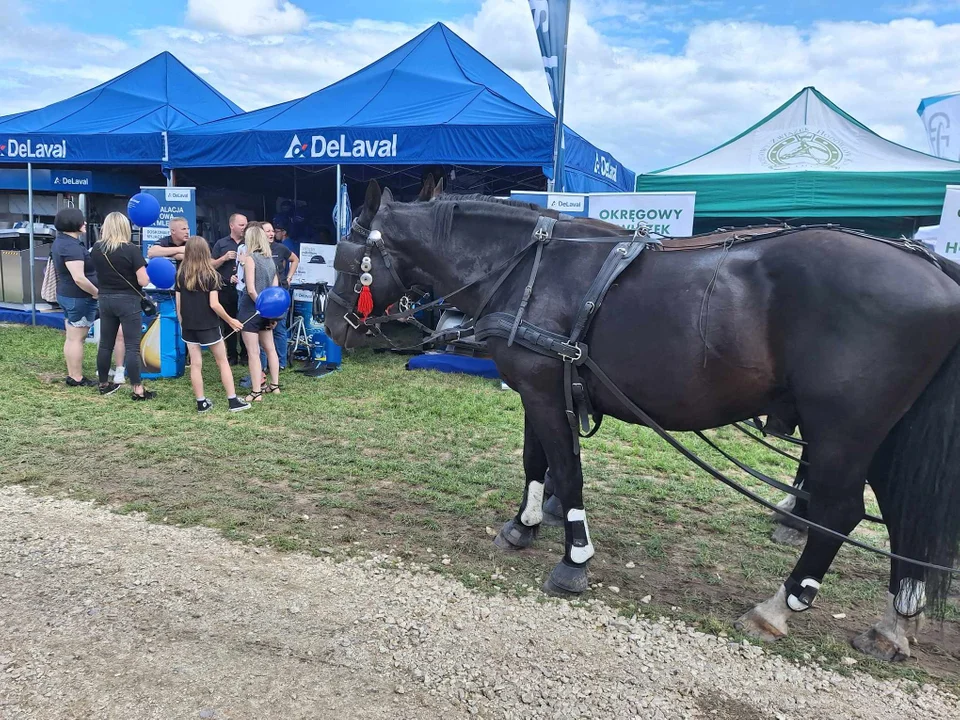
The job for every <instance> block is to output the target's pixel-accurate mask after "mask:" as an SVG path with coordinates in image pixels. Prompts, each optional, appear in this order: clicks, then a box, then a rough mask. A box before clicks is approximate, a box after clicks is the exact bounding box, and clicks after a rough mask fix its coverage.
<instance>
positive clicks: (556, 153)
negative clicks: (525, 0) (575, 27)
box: [553, 0, 573, 192]
mask: <svg viewBox="0 0 960 720" xmlns="http://www.w3.org/2000/svg"><path fill="white" fill-rule="evenodd" d="M572 4H573V0H571V1H570V2H568V3H567V24H566V26H565V27H564V29H563V60H562V61H561V62H560V87H559V88H558V89H557V99H558V102H557V131H556V133H555V137H554V141H553V190H554V191H556V192H563V190H564V177H563V167H564V164H563V99H564V95H566V85H567V37H568V36H569V35H570V6H571V5H572Z"/></svg>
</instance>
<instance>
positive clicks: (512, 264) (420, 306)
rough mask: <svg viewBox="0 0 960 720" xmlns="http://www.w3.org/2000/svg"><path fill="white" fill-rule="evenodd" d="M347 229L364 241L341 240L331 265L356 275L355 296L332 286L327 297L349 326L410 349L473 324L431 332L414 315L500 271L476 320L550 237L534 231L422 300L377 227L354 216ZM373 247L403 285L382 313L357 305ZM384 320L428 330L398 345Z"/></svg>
mask: <svg viewBox="0 0 960 720" xmlns="http://www.w3.org/2000/svg"><path fill="white" fill-rule="evenodd" d="M350 230H351V234H352V233H354V232H356V233H357V234H358V235H360V236H361V237H363V238H365V240H366V242H364V243H363V244H360V243H354V242H351V241H350V240H343V241H341V242H340V245H339V246H338V247H337V253H336V255H335V257H334V261H333V267H334V269H335V270H336V271H337V272H338V273H342V274H344V275H346V276H348V277H355V278H357V282H356V283H355V284H354V287H353V290H354V295H355V296H356V297H355V298H353V300H352V301H351V300H347V299H345V298H343V297H342V296H341V295H340V294H339V293H337V292H335V291H334V290H332V289H331V290H329V291H328V292H327V299H328V300H331V301H333V303H334V304H336V305H339V306H340V307H342V308H343V309H344V310H346V312H345V313H344V315H343V319H344V321H345V322H346V323H347V324H348V325H350V327H352V328H353V329H354V330H359V329H361V328H363V327H366V328H369V329H370V330H371V331H372V332H373V333H374V334H376V335H379V336H380V337H382V338H383V339H384V340H386V341H387V342H388V343H389V344H390V345H391V346H393V348H394V349H395V350H409V349H412V348H416V347H421V346H423V345H428V344H430V343H432V342H435V341H437V340H440V339H444V340H446V341H447V342H450V341H455V340H459V339H460V338H461V337H462V336H464V335H470V334H472V333H473V326H472V324H471V326H470V327H464V328H457V329H451V330H444V331H441V332H434V331H433V330H431V329H430V328H428V327H427V326H426V325H424V324H423V323H421V322H420V321H419V320H417V319H416V318H415V317H414V315H415V314H417V313H421V312H423V311H425V310H429V309H430V308H433V307H436V306H438V305H441V304H443V303H444V302H446V301H447V300H449V299H450V298H452V297H453V296H455V295H459V294H460V293H462V292H464V291H465V290H468V289H469V288H471V287H473V286H475V285H477V284H479V283H481V282H483V281H484V280H487V279H488V278H490V277H492V276H493V275H495V274H496V273H498V272H499V273H501V275H500V277H499V278H498V280H497V282H496V283H495V284H494V286H493V287H492V288H491V289H490V290H489V291H488V292H487V294H486V295H485V296H484V299H483V301H482V302H481V304H480V307H479V309H478V310H477V312H476V314H475V317H474V322H475V321H476V320H477V319H479V318H480V316H481V314H482V313H483V311H484V309H486V307H487V305H488V304H489V302H490V300H492V299H493V296H494V294H495V293H496V291H497V290H499V289H500V287H501V286H502V285H503V283H504V282H505V281H506V279H507V278H508V277H509V276H510V274H511V273H512V272H513V270H514V269H515V268H516V267H517V266H518V265H519V264H520V263H521V261H522V260H523V259H524V257H526V256H527V254H528V252H529V251H530V250H531V249H532V248H534V247H536V248H537V250H538V252H537V256H538V259H539V255H540V253H541V252H542V250H543V246H544V245H545V244H546V243H547V242H548V241H549V240H550V237H549V235H547V234H545V233H544V234H536V233H535V234H534V236H533V237H532V239H531V240H530V242H528V243H527V244H526V245H524V246H523V247H522V248H521V249H520V250H519V251H518V252H517V253H516V254H514V255H513V256H511V257H509V258H507V259H506V260H505V261H504V262H502V263H500V264H499V265H497V266H496V267H494V268H493V269H492V270H490V271H488V272H486V273H484V274H483V275H481V276H480V277H478V278H476V279H474V280H471V281H470V282H468V283H467V284H465V285H462V286H461V287H459V288H457V289H456V290H454V291H453V292H451V293H448V294H447V295H445V296H443V297H438V298H436V299H434V300H432V301H430V302H427V303H423V300H424V298H425V297H426V295H427V294H426V293H424V292H421V291H419V290H418V289H416V288H415V287H409V288H408V287H406V285H405V283H404V282H403V280H401V279H400V275H399V274H398V273H397V269H396V263H395V262H394V261H393V258H392V257H391V255H390V253H389V251H388V249H387V246H386V244H385V242H384V239H383V234H382V233H381V232H380V231H379V230H372V229H369V228H365V227H363V226H362V225H361V224H360V222H359V220H358V219H356V218H355V219H354V220H353V222H352V223H351V225H350ZM350 245H352V246H354V249H348V246H350ZM343 250H347V252H342V251H343ZM373 251H376V252H379V253H380V257H381V258H382V259H383V264H384V265H385V266H386V268H387V270H388V271H389V272H390V275H391V276H392V278H393V281H394V282H395V283H396V285H397V287H399V288H402V289H403V294H402V295H401V297H400V299H399V300H398V301H397V302H396V303H394V304H392V305H390V306H388V307H387V309H386V310H385V311H384V313H383V314H382V315H373V314H372V311H371V312H370V313H363V312H361V311H360V307H359V304H360V297H361V293H362V292H363V289H364V287H368V288H369V287H371V286H372V285H373V281H374V278H373V275H372V274H371V270H372V269H373V261H372V259H371V257H370V256H371V255H372V254H373ZM348 253H352V255H351V256H348ZM538 264H539V263H538ZM418 295H419V297H418ZM394 307H397V308H398V310H399V312H395V313H394V312H391V309H392V308H394ZM386 322H405V323H409V324H412V325H416V326H417V327H418V328H420V329H421V330H422V331H424V332H425V333H427V335H428V336H429V337H427V338H426V339H425V340H423V341H421V342H419V343H416V344H415V345H411V346H409V347H404V348H399V347H397V346H396V345H394V343H393V342H391V341H390V339H389V338H387V337H386V336H385V335H384V334H383V332H382V330H381V328H380V326H381V325H382V324H383V323H386Z"/></svg>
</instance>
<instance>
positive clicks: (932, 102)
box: [918, 95, 960, 160]
mask: <svg viewBox="0 0 960 720" xmlns="http://www.w3.org/2000/svg"><path fill="white" fill-rule="evenodd" d="M918 112H919V113H920V119H921V120H922V121H923V127H924V128H926V131H927V140H928V141H929V143H930V152H931V153H932V154H933V155H936V156H937V157H940V158H944V159H946V160H960V95H952V96H948V97H943V98H926V99H925V100H924V101H923V102H921V103H920V108H919V110H918Z"/></svg>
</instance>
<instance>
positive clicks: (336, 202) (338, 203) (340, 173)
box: [333, 163, 343, 242]
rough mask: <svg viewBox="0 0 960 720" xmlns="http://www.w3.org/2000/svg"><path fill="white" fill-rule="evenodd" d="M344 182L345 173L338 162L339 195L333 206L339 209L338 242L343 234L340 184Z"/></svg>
mask: <svg viewBox="0 0 960 720" xmlns="http://www.w3.org/2000/svg"><path fill="white" fill-rule="evenodd" d="M342 182H343V173H342V171H341V168H340V163H337V195H336V197H335V198H334V201H333V206H334V207H335V208H336V209H337V228H336V239H337V242H340V238H341V237H342V236H343V208H342V207H340V184H341V183H342Z"/></svg>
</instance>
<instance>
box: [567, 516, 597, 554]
mask: <svg viewBox="0 0 960 720" xmlns="http://www.w3.org/2000/svg"><path fill="white" fill-rule="evenodd" d="M567 522H572V523H573V522H581V523H583V532H584V533H585V534H586V538H587V544H586V545H584V546H583V547H577V546H576V545H574V546H573V547H571V548H570V559H571V560H573V561H574V562H575V563H585V562H586V561H587V560H589V559H590V558H592V557H593V555H594V549H593V542H592V541H591V540H590V528H589V527H587V511H586V510H578V509H577V508H573V509H571V510H569V511H567Z"/></svg>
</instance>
